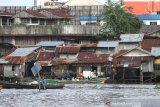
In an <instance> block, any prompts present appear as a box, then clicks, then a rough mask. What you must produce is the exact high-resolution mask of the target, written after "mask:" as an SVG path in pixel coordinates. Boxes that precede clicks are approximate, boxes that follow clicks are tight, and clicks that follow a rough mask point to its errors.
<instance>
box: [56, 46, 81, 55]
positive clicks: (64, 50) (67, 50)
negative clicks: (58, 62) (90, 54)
mask: <svg viewBox="0 0 160 107" xmlns="http://www.w3.org/2000/svg"><path fill="white" fill-rule="evenodd" d="M79 51H80V47H78V46H68V47H67V46H66V47H57V48H56V52H57V53H59V54H77V53H78V52H79Z"/></svg>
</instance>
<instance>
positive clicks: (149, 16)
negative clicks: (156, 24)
mask: <svg viewBox="0 0 160 107" xmlns="http://www.w3.org/2000/svg"><path fill="white" fill-rule="evenodd" d="M137 17H138V18H139V19H141V20H160V15H159V14H154V15H153V14H144V15H137Z"/></svg>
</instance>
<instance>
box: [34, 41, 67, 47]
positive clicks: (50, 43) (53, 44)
mask: <svg viewBox="0 0 160 107" xmlns="http://www.w3.org/2000/svg"><path fill="white" fill-rule="evenodd" d="M63 44H64V41H41V42H39V43H38V44H36V46H60V45H63Z"/></svg>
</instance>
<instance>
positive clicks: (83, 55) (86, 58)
mask: <svg viewBox="0 0 160 107" xmlns="http://www.w3.org/2000/svg"><path fill="white" fill-rule="evenodd" d="M108 57H109V54H95V53H92V52H80V53H79V54H78V57H77V61H75V62H74V63H77V64H88V63H90V64H93V63H106V62H107V61H108Z"/></svg>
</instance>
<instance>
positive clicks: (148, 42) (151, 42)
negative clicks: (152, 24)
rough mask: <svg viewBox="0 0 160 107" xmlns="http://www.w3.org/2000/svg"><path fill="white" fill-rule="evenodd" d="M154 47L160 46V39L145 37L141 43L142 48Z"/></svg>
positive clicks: (149, 48) (149, 49)
mask: <svg viewBox="0 0 160 107" xmlns="http://www.w3.org/2000/svg"><path fill="white" fill-rule="evenodd" d="M152 47H160V39H144V40H143V41H142V43H141V48H142V49H144V50H147V51H151V49H152Z"/></svg>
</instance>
